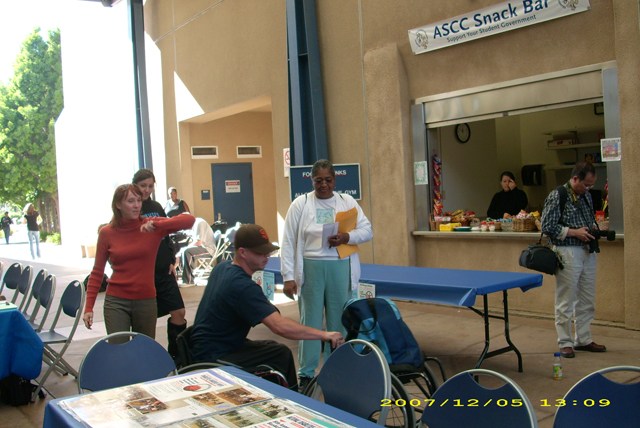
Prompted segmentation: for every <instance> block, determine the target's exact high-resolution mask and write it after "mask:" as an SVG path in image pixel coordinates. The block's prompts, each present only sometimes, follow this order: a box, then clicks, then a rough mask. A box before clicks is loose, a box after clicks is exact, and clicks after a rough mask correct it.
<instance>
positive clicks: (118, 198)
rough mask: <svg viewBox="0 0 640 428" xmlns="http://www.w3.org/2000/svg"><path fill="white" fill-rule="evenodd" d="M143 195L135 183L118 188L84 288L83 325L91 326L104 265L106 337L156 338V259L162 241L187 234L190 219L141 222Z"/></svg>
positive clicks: (152, 219)
mask: <svg viewBox="0 0 640 428" xmlns="http://www.w3.org/2000/svg"><path fill="white" fill-rule="evenodd" d="M142 197H143V195H142V191H141V190H140V188H138V186H136V185H135V184H123V185H121V186H118V187H117V188H116V191H115V192H114V194H113V201H112V202H111V208H112V210H113V218H112V219H111V222H110V223H109V224H108V225H106V226H104V227H103V228H101V229H100V233H99V235H98V244H97V246H96V259H95V263H94V265H93V270H92V271H91V275H90V276H89V282H88V285H87V300H86V303H85V308H84V316H83V321H84V324H85V326H86V327H87V328H89V329H90V328H91V326H92V325H93V306H94V304H95V302H96V296H97V295H98V290H99V289H100V284H101V283H102V278H103V276H104V267H105V264H106V263H107V260H109V261H110V262H111V267H112V269H113V274H112V275H111V278H110V279H109V281H108V283H109V285H108V286H107V291H106V296H105V299H104V322H105V326H106V329H107V334H111V333H115V332H118V331H135V332H137V333H143V334H146V335H147V336H149V337H151V338H155V336H156V318H157V316H156V315H157V311H158V309H157V307H156V288H155V285H154V267H155V263H154V262H155V258H156V254H157V252H158V246H159V245H160V241H162V238H163V237H164V236H166V235H168V234H170V233H173V232H177V231H178V230H182V229H188V228H189V227H191V225H193V222H194V220H195V218H194V217H193V216H192V215H190V214H180V215H179V216H176V217H174V218H164V217H156V218H146V219H144V220H143V219H142V218H141V217H140V210H141V208H142Z"/></svg>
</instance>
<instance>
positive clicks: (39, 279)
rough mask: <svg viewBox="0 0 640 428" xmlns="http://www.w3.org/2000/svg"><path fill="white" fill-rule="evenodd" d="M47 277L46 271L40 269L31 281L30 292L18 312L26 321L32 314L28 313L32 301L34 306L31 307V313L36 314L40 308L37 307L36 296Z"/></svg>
mask: <svg viewBox="0 0 640 428" xmlns="http://www.w3.org/2000/svg"><path fill="white" fill-rule="evenodd" d="M48 275H49V273H48V272H47V270H46V269H40V272H38V274H37V275H36V277H35V278H34V279H33V283H32V284H31V291H30V292H29V297H27V298H26V301H25V304H24V306H23V307H22V309H21V310H20V311H21V312H22V315H23V316H24V318H25V319H26V320H30V319H31V315H32V314H30V313H29V307H30V306H31V301H32V300H33V301H34V302H35V306H34V307H33V310H32V311H33V312H36V313H37V312H38V309H40V306H39V305H38V296H39V294H40V288H41V287H42V284H43V283H44V280H45V279H47V276H48Z"/></svg>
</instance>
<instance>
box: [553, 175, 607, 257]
mask: <svg viewBox="0 0 640 428" xmlns="http://www.w3.org/2000/svg"><path fill="white" fill-rule="evenodd" d="M564 187H566V188H567V203H566V205H565V206H564V212H563V213H562V218H560V193H559V192H558V190H556V189H553V190H552V191H551V193H549V196H547V199H546V200H545V201H544V208H543V210H542V232H543V233H544V234H545V235H547V236H548V237H549V238H550V239H551V242H552V243H553V244H554V245H558V246H566V245H576V246H582V245H586V244H585V243H584V242H583V241H581V240H579V239H578V238H573V237H572V238H566V237H565V239H561V237H562V235H563V234H562V231H563V228H565V227H568V228H570V229H580V228H581V227H588V228H590V229H591V228H595V218H594V216H593V209H592V208H591V207H593V201H592V199H591V194H590V193H589V192H586V193H583V194H582V195H577V199H574V196H573V194H572V192H571V186H570V184H569V183H566V184H565V185H564ZM565 236H566V233H565Z"/></svg>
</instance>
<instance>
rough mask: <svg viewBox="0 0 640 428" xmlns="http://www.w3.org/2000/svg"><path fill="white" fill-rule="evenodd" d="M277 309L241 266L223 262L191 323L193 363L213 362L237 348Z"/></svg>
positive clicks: (212, 277) (218, 266) (214, 272)
mask: <svg viewBox="0 0 640 428" xmlns="http://www.w3.org/2000/svg"><path fill="white" fill-rule="evenodd" d="M276 311H277V309H276V307H275V306H273V304H271V302H269V300H268V299H267V298H266V296H265V295H264V293H263V291H262V288H261V287H260V286H259V285H258V284H256V283H255V282H254V281H253V280H252V279H251V277H250V276H249V275H247V273H246V272H245V271H244V270H242V268H241V267H240V266H237V265H234V264H231V262H230V261H226V262H223V263H220V264H218V265H217V266H216V267H215V268H214V269H213V272H211V276H209V282H208V283H207V288H206V289H205V290H204V294H203V296H202V300H201V301H200V305H199V306H198V312H197V313H196V319H195V322H194V323H193V332H192V334H191V343H190V349H191V352H192V354H193V355H192V356H193V362H194V363H196V362H214V361H216V360H217V359H219V358H222V357H224V356H225V355H227V354H229V353H231V352H233V351H235V350H236V349H238V348H240V347H241V346H242V345H243V344H244V341H245V339H246V337H247V334H248V333H249V330H250V329H251V327H254V326H256V325H258V324H259V323H260V322H262V320H263V319H265V318H266V317H268V316H269V315H271V314H272V313H274V312H276Z"/></svg>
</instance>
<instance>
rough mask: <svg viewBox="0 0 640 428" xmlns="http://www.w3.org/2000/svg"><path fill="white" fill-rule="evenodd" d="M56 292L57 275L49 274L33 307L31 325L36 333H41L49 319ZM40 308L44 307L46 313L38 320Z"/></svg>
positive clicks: (30, 318)
mask: <svg viewBox="0 0 640 428" xmlns="http://www.w3.org/2000/svg"><path fill="white" fill-rule="evenodd" d="M55 294H56V277H55V276H54V275H49V276H47V277H46V278H45V280H44V281H43V282H42V285H40V288H39V290H38V300H37V302H36V306H35V307H34V308H33V312H32V313H31V316H30V317H29V320H28V321H29V325H30V326H31V327H33V329H34V330H35V331H36V333H40V332H41V331H42V328H43V327H44V323H45V321H46V320H47V316H48V315H49V311H50V310H51V305H52V304H53V297H54V295H55ZM40 308H44V314H43V315H42V317H41V318H40V319H39V320H38V318H37V316H38V312H39V311H40Z"/></svg>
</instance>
